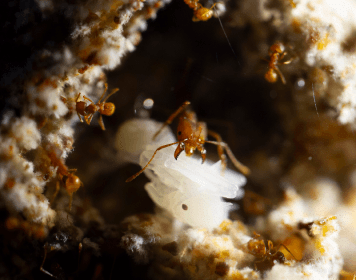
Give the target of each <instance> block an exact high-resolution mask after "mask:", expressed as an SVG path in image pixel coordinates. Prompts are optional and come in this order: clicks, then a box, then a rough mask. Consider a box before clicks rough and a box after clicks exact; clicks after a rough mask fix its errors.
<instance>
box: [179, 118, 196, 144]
mask: <svg viewBox="0 0 356 280" xmlns="http://www.w3.org/2000/svg"><path fill="white" fill-rule="evenodd" d="M195 129H196V128H195V125H194V124H193V123H192V122H191V121H190V120H189V119H188V118H181V119H180V120H179V124H178V127H177V138H178V141H179V142H182V141H185V140H187V139H192V137H193V134H194V131H195Z"/></svg>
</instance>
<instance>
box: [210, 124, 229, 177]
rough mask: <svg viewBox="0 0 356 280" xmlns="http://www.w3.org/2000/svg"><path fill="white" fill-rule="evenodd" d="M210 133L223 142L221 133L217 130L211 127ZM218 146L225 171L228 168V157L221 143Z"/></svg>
mask: <svg viewBox="0 0 356 280" xmlns="http://www.w3.org/2000/svg"><path fill="white" fill-rule="evenodd" d="M208 135H210V136H212V137H214V138H215V139H216V140H217V141H218V142H219V143H221V142H223V141H222V138H221V136H220V134H219V133H216V132H215V131H212V130H210V129H209V130H208ZM217 147H218V154H219V158H220V160H221V166H222V170H223V171H224V170H225V169H226V166H227V159H226V155H225V153H224V148H223V146H222V145H220V144H218V145H217Z"/></svg>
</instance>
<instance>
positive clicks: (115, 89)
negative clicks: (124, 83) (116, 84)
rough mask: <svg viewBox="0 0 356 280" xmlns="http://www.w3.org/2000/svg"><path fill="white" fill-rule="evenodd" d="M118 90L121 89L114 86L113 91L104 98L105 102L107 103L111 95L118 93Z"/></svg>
mask: <svg viewBox="0 0 356 280" xmlns="http://www.w3.org/2000/svg"><path fill="white" fill-rule="evenodd" d="M118 91H119V89H118V88H114V89H113V90H112V91H111V93H110V94H109V95H108V96H107V97H106V98H105V99H104V101H103V103H105V102H106V100H108V99H109V97H110V96H111V95H113V94H114V93H116V92H118Z"/></svg>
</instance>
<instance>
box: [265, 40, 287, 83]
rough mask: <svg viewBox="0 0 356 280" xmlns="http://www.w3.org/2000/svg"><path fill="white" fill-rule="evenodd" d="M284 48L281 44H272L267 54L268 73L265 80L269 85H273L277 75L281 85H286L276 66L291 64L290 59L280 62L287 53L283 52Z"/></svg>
mask: <svg viewBox="0 0 356 280" xmlns="http://www.w3.org/2000/svg"><path fill="white" fill-rule="evenodd" d="M284 50H285V47H284V45H283V44H282V43H281V42H277V43H275V44H273V45H272V46H271V47H270V49H269V52H268V55H269V56H270V60H269V61H268V60H267V61H268V71H267V72H266V74H265V79H266V80H267V81H268V82H270V83H275V82H277V80H278V75H279V77H280V78H281V81H282V83H283V84H285V83H286V79H285V78H284V76H283V74H282V72H281V71H280V70H279V68H278V66H277V65H278V64H289V63H291V62H292V59H290V60H288V61H285V62H280V61H281V60H282V59H283V58H284V56H285V55H286V54H287V52H285V51H284Z"/></svg>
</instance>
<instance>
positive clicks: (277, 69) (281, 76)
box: [274, 66, 286, 84]
mask: <svg viewBox="0 0 356 280" xmlns="http://www.w3.org/2000/svg"><path fill="white" fill-rule="evenodd" d="M274 70H275V71H276V72H277V73H278V75H279V77H280V78H281V81H282V83H283V84H286V78H284V76H283V74H282V72H281V70H279V68H278V67H277V66H276V67H275V68H274Z"/></svg>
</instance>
